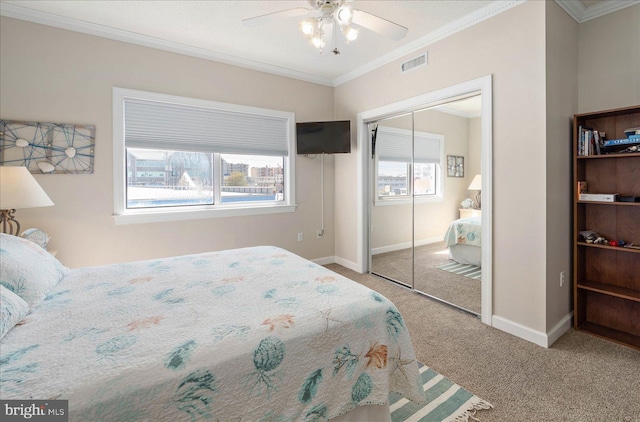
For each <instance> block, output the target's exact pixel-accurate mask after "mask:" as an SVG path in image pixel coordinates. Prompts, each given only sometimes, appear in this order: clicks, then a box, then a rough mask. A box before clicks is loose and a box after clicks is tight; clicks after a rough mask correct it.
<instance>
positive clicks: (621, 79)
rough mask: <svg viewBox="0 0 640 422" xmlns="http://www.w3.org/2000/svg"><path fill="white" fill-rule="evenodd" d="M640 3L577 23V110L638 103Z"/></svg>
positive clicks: (639, 85)
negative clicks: (578, 68) (578, 67)
mask: <svg viewBox="0 0 640 422" xmlns="http://www.w3.org/2000/svg"><path fill="white" fill-rule="evenodd" d="M639 22H640V4H638V5H635V6H631V7H627V8H625V9H622V10H619V11H617V12H614V13H610V14H608V15H605V16H602V17H600V18H597V19H593V20H590V21H587V22H584V23H582V24H580V25H579V28H578V35H579V38H578V39H579V41H578V45H579V49H578V53H579V56H578V57H579V66H580V70H579V72H578V81H579V85H578V88H579V89H578V112H579V113H588V112H591V111H598V110H608V109H612V108H619V107H627V106H633V105H637V104H640V24H639Z"/></svg>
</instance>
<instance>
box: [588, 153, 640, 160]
mask: <svg viewBox="0 0 640 422" xmlns="http://www.w3.org/2000/svg"><path fill="white" fill-rule="evenodd" d="M622 157H640V152H623V153H617V154H600V155H578V156H576V158H577V159H578V160H584V159H591V158H622Z"/></svg>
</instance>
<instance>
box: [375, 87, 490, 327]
mask: <svg viewBox="0 0 640 422" xmlns="http://www.w3.org/2000/svg"><path fill="white" fill-rule="evenodd" d="M480 103H481V101H480V96H479V95H475V96H472V97H468V98H464V99H456V100H455V101H452V102H446V103H443V104H438V105H436V106H433V107H428V108H426V107H425V108H421V109H419V110H412V111H410V112H408V113H405V114H402V115H399V116H393V117H389V118H386V119H381V120H378V121H376V122H372V123H370V124H369V129H370V133H371V161H370V186H371V196H370V197H371V198H372V200H371V204H370V219H369V221H370V233H369V239H370V266H369V268H370V272H371V273H373V274H376V275H379V276H381V277H384V278H387V279H390V280H392V281H395V282H398V283H400V284H402V285H404V286H406V287H409V288H411V289H414V290H415V291H417V292H419V293H421V294H424V295H427V296H429V297H432V298H435V299H438V300H440V301H443V302H445V303H447V304H450V305H452V306H455V307H458V308H461V309H463V310H465V311H468V312H470V313H473V314H477V315H479V314H480V310H481V308H480V306H481V268H480V267H481V263H480V255H481V254H480V251H481V238H482V237H481V234H480V225H481V218H482V217H481V215H482V213H481V209H480V208H479V206H480V204H479V203H477V202H476V201H475V200H474V198H475V197H476V194H477V193H479V192H478V191H476V190H470V189H469V187H470V186H471V184H472V182H473V180H474V178H475V176H476V175H480V169H481V134H480V126H481V122H480V109H479V108H480ZM472 187H473V186H472ZM467 199H469V200H468V201H467ZM471 215H473V216H474V217H473V218H471V219H468V218H467V217H470V216H471ZM461 218H463V219H461ZM462 223H464V225H461V224H462ZM445 237H446V238H447V240H448V241H446V240H445ZM456 243H466V244H465V245H464V248H466V249H465V250H464V251H463V252H464V254H462V255H455V253H457V252H456V251H457V249H456V248H458V245H457V244H456ZM464 248H463V249H464ZM452 252H453V253H454V255H452ZM465 254H466V255H465Z"/></svg>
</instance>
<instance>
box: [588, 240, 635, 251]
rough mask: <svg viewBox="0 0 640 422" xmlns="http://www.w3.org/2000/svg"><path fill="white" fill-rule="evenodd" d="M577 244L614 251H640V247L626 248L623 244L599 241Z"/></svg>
mask: <svg viewBox="0 0 640 422" xmlns="http://www.w3.org/2000/svg"><path fill="white" fill-rule="evenodd" d="M577 244H578V246H585V247H587V248H598V249H609V250H612V251H620V252H631V253H640V249H633V248H624V247H622V246H609V245H600V244H597V243H587V242H577Z"/></svg>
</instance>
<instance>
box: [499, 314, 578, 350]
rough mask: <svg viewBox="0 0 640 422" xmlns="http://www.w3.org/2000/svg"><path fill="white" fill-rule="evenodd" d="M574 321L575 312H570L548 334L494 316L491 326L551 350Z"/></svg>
mask: <svg viewBox="0 0 640 422" xmlns="http://www.w3.org/2000/svg"><path fill="white" fill-rule="evenodd" d="M572 319H573V312H570V313H569V314H568V315H566V316H565V317H564V318H562V319H561V320H560V322H558V323H557V324H556V325H554V326H553V328H552V329H551V330H550V331H549V332H548V333H544V332H542V331H538V330H534V329H532V328H529V327H525V326H524V325H522V324H518V323H517V322H513V321H511V320H508V319H506V318H502V317H499V316H496V315H494V316H493V317H492V318H491V326H492V327H494V328H497V329H498V330H501V331H504V332H505V333H509V334H511V335H514V336H516V337H519V338H521V339H523V340H527V341H530V342H531V343H534V344H537V345H538V346H541V347H544V348H549V347H550V346H551V345H552V344H553V343H554V342H555V341H556V340H558V339H559V338H560V336H562V335H563V334H564V333H565V332H567V331H568V330H569V329H570V328H571V321H572Z"/></svg>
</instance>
